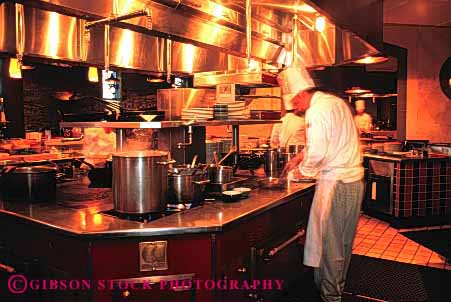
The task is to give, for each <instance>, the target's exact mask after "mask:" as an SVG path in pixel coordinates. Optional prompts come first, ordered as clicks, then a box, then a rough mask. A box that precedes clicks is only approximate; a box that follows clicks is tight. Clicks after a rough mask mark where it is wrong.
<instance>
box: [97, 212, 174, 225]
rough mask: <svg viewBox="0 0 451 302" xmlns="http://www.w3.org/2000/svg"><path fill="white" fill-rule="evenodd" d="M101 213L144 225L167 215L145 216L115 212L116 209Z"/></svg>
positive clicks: (147, 214) (148, 214) (145, 214)
mask: <svg viewBox="0 0 451 302" xmlns="http://www.w3.org/2000/svg"><path fill="white" fill-rule="evenodd" d="M101 213H102V214H106V215H110V216H114V217H117V218H120V219H126V220H131V221H136V222H143V223H146V222H150V221H154V220H157V219H159V218H162V217H164V216H166V214H165V213H143V214H128V213H120V212H117V211H115V210H114V209H113V210H109V211H103V212H101Z"/></svg>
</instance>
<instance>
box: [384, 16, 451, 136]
mask: <svg viewBox="0 0 451 302" xmlns="http://www.w3.org/2000/svg"><path fill="white" fill-rule="evenodd" d="M384 42H386V43H391V44H395V45H398V46H400V47H404V48H406V49H407V51H408V53H407V83H406V84H407V96H406V104H405V105H406V106H405V111H404V112H405V117H406V118H405V120H406V122H405V128H406V139H409V140H415V139H428V140H429V141H431V142H451V118H450V117H451V100H450V99H449V98H448V97H446V96H445V95H444V94H443V92H442V91H441V89H440V83H439V72H440V68H441V66H442V64H443V63H444V62H445V60H446V59H447V58H448V57H450V56H451V28H446V27H433V26H418V25H397V24H390V25H389V24H386V25H385V26H384ZM400 84H404V83H400ZM398 108H399V107H398ZM401 110H402V109H401ZM398 122H399V118H398Z"/></svg>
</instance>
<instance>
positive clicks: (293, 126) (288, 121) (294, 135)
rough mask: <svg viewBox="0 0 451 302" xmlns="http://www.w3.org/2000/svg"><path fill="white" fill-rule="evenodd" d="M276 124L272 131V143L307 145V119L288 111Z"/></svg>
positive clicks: (279, 144)
mask: <svg viewBox="0 0 451 302" xmlns="http://www.w3.org/2000/svg"><path fill="white" fill-rule="evenodd" d="M280 120H281V121H282V123H280V124H275V125H274V126H273V130H272V133H271V144H272V145H276V146H278V147H285V146H288V145H305V119H304V118H303V117H300V116H298V115H296V114H294V113H292V112H288V113H287V114H285V115H284V116H283V117H282V118H281V119H280Z"/></svg>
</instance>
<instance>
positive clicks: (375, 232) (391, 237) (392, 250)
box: [352, 214, 451, 270]
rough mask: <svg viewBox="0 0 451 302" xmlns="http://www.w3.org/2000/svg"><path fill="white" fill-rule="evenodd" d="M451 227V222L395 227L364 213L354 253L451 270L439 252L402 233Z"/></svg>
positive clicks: (360, 220) (358, 228) (360, 221)
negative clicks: (415, 226)
mask: <svg viewBox="0 0 451 302" xmlns="http://www.w3.org/2000/svg"><path fill="white" fill-rule="evenodd" d="M444 228H446V229H451V225H444V226H436V227H423V228H414V229H395V228H392V227H390V224H389V223H387V222H384V221H382V220H379V219H376V218H373V217H370V216H367V215H364V214H362V215H361V217H360V219H359V223H358V226H357V234H356V237H355V240H354V246H353V249H352V253H353V254H358V255H363V256H367V257H374V258H380V259H386V260H392V261H398V262H405V263H411V264H416V265H423V266H429V267H434V268H440V269H447V270H451V264H447V263H446V259H445V257H444V256H443V255H440V254H438V253H436V252H434V251H432V250H430V249H428V248H427V247H425V246H422V245H420V244H418V243H417V242H415V241H412V240H410V239H409V238H407V237H405V236H404V235H403V232H407V231H420V230H433V229H444Z"/></svg>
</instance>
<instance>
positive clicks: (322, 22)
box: [315, 15, 326, 33]
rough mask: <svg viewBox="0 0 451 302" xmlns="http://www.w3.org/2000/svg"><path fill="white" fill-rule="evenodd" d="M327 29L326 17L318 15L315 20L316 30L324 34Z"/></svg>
mask: <svg viewBox="0 0 451 302" xmlns="http://www.w3.org/2000/svg"><path fill="white" fill-rule="evenodd" d="M325 29H326V17H324V16H321V15H318V16H316V18H315V30H316V31H318V32H320V33H322V32H323V31H324V30H325Z"/></svg>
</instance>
